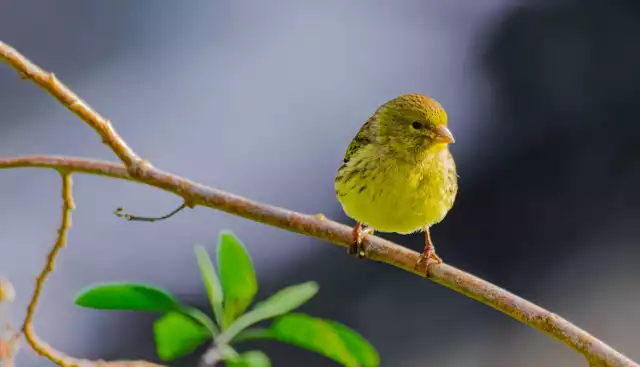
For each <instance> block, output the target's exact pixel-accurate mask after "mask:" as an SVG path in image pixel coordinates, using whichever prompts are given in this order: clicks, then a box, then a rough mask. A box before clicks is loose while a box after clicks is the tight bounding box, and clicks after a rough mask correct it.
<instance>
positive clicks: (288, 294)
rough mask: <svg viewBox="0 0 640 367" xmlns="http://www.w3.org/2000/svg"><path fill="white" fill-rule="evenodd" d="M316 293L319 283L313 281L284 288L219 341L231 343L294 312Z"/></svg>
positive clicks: (228, 330)
mask: <svg viewBox="0 0 640 367" xmlns="http://www.w3.org/2000/svg"><path fill="white" fill-rule="evenodd" d="M316 293H318V283H316V282H313V281H311V282H306V283H302V284H298V285H292V286H289V287H286V288H283V289H281V290H280V291H278V292H277V293H276V294H274V295H273V296H271V297H269V298H267V299H266V300H264V301H262V302H259V303H257V304H256V305H255V306H254V308H253V309H252V310H251V311H249V312H247V313H245V314H244V315H242V316H240V317H239V318H238V319H237V320H236V321H235V322H234V323H233V324H231V325H229V328H228V329H227V330H226V331H224V332H223V333H222V334H220V335H219V336H218V339H217V341H218V342H219V343H222V344H225V343H229V342H230V341H231V340H232V339H233V338H234V337H235V336H236V335H238V333H239V332H241V331H242V330H244V329H246V328H247V327H249V326H251V325H253V324H255V323H256V322H259V321H262V320H265V319H268V318H271V317H276V316H280V315H283V314H285V313H287V312H289V311H291V310H294V309H296V308H298V307H300V306H302V304H304V303H305V302H307V301H308V300H310V299H311V298H312V297H313V296H315V295H316Z"/></svg>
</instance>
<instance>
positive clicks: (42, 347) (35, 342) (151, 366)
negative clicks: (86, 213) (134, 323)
mask: <svg viewBox="0 0 640 367" xmlns="http://www.w3.org/2000/svg"><path fill="white" fill-rule="evenodd" d="M60 175H61V176H62V220H61V223H60V228H59V229H58V238H57V239H56V242H55V244H54V245H53V248H52V249H51V251H50V252H49V255H48V256H47V261H46V264H45V266H44V267H43V268H42V270H41V271H40V275H38V277H37V279H36V287H35V290H34V292H33V296H31V300H30V301H29V306H28V307H27V315H26V316H25V318H24V322H23V324H22V329H21V330H22V333H23V334H24V337H25V339H26V340H27V342H28V343H29V345H30V346H31V348H32V349H33V350H34V351H35V352H36V353H38V354H39V355H41V356H44V357H46V358H47V359H49V360H50V361H51V362H53V363H55V364H57V365H58V366H61V367H75V366H92V367H97V366H105V367H106V366H108V367H164V366H161V365H157V364H155V363H150V362H147V361H109V362H107V361H91V360H86V359H78V358H73V357H70V356H68V355H66V354H64V353H62V352H60V351H58V350H57V349H55V348H53V347H52V346H50V345H49V344H48V343H46V342H45V341H43V340H41V339H40V338H39V337H38V335H37V334H36V332H35V330H34V327H33V317H34V315H35V312H36V306H37V304H38V301H39V299H40V294H41V292H42V287H43V286H44V282H45V280H46V279H47V277H48V276H49V275H50V274H51V272H52V271H53V269H54V266H55V260H56V257H57V255H58V253H59V252H60V250H61V249H62V248H64V247H65V246H66V244H67V237H68V233H69V228H71V211H72V210H73V208H74V203H73V197H72V180H71V172H70V171H69V170H64V169H60ZM16 336H19V334H16ZM16 341H17V338H16V337H14V338H12V342H16Z"/></svg>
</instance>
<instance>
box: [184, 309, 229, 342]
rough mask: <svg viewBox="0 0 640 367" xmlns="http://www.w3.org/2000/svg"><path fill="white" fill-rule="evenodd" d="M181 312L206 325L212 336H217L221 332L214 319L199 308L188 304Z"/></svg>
mask: <svg viewBox="0 0 640 367" xmlns="http://www.w3.org/2000/svg"><path fill="white" fill-rule="evenodd" d="M180 312H182V313H183V314H185V315H187V316H190V317H191V318H193V319H194V320H196V321H197V322H199V323H200V324H201V325H202V326H204V327H206V328H207V330H209V332H210V333H211V335H212V336H214V337H215V336H217V335H218V334H219V333H220V331H219V330H218V328H217V327H216V325H215V324H214V323H213V320H211V319H210V318H209V316H207V314H205V313H204V312H202V311H200V310H198V309H197V308H194V307H188V306H186V307H183V308H182V309H181V310H180Z"/></svg>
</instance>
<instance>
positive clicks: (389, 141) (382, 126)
mask: <svg viewBox="0 0 640 367" xmlns="http://www.w3.org/2000/svg"><path fill="white" fill-rule="evenodd" d="M375 121H376V141H377V142H378V143H379V144H381V145H382V146H385V147H388V148H389V149H391V150H392V152H393V153H394V154H397V155H398V156H400V157H403V158H405V159H410V160H415V159H420V158H421V157H423V156H424V155H426V154H428V153H429V152H431V151H433V150H440V149H441V148H444V147H446V145H447V144H449V143H453V142H454V139H453V135H452V134H451V131H449V129H448V128H447V113H446V112H445V111H444V109H443V108H442V106H441V105H440V103H438V102H437V101H436V100H434V99H432V98H430V97H427V96H423V95H420V94H405V95H402V96H400V97H396V98H394V99H392V100H390V101H388V102H386V103H385V104H383V105H382V106H380V108H378V110H377V111H376V114H375Z"/></svg>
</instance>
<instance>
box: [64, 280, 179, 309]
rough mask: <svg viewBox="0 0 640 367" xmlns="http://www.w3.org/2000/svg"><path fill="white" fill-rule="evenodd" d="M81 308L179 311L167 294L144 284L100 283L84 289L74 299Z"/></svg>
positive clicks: (174, 299) (175, 302) (173, 299)
mask: <svg viewBox="0 0 640 367" xmlns="http://www.w3.org/2000/svg"><path fill="white" fill-rule="evenodd" d="M75 304H76V305H78V306H81V307H88V308H96V309H101V310H133V311H156V312H167V311H172V310H178V309H180V307H181V305H180V302H179V301H178V300H177V299H176V298H175V297H174V296H173V295H171V294H170V293H169V292H167V291H165V290H162V289H160V288H156V287H153V286H150V285H145V284H134V283H100V284H95V285H92V286H91V287H89V288H88V289H85V290H84V291H82V292H81V293H80V295H78V296H77V297H76V299H75Z"/></svg>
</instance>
